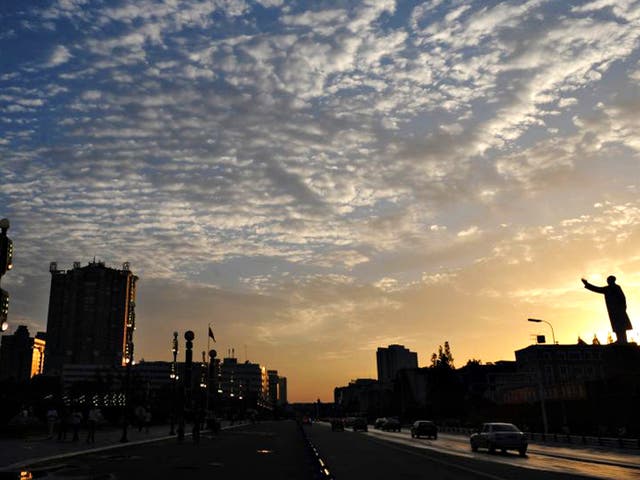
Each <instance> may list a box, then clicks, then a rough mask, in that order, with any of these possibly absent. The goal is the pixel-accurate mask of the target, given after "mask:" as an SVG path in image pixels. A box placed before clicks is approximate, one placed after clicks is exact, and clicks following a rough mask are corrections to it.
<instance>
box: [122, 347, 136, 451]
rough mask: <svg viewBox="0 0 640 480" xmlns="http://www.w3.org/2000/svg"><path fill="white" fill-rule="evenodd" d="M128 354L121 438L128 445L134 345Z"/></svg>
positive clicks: (128, 348)
mask: <svg viewBox="0 0 640 480" xmlns="http://www.w3.org/2000/svg"><path fill="white" fill-rule="evenodd" d="M126 348H127V352H126V357H125V359H124V361H125V362H126V367H125V368H126V370H125V377H124V419H123V421H122V437H120V442H121V443H127V442H128V441H129V439H128V438H127V428H128V427H129V400H130V398H129V396H130V395H129V393H130V392H129V390H130V384H131V364H132V363H133V343H128V344H127V347H126Z"/></svg>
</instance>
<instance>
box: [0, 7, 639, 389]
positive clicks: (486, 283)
mask: <svg viewBox="0 0 640 480" xmlns="http://www.w3.org/2000/svg"><path fill="white" fill-rule="evenodd" d="M639 54H640V2H638V1H630V0H612V1H608V0H595V1H573V2H561V1H544V0H529V1H512V2H497V1H477V0H476V1H459V0H449V1H444V0H433V1H428V2H423V3H422V2H412V1H398V2H394V1H391V0H368V1H363V2H356V1H353V2H351V1H322V0H320V1H313V2H285V1H282V0H256V1H243V0H213V1H180V0H164V1H162V0H136V1H135V2H119V1H111V0H109V1H106V0H105V1H89V0H57V1H39V2H19V1H13V2H12V1H8V2H2V5H1V6H0V217H7V218H9V219H10V221H11V229H10V230H9V236H10V237H11V238H12V239H13V241H14V248H15V258H14V269H13V270H12V271H11V272H10V273H8V274H7V275H6V276H5V277H3V278H2V287H3V288H4V289H6V290H8V291H9V292H10V294H11V305H10V322H11V325H12V327H11V329H12V330H13V328H14V327H15V326H17V325H18V324H25V325H28V326H29V328H30V330H31V331H32V333H33V332H35V331H37V330H44V329H45V328H46V318H47V308H48V295H49V287H50V275H49V273H48V269H49V262H52V261H56V262H58V268H61V269H70V268H71V267H72V263H73V262H74V261H80V262H82V264H83V265H85V264H86V263H87V262H89V261H91V260H92V259H93V258H94V257H95V258H96V259H98V260H102V261H104V262H106V264H107V265H109V266H113V267H117V268H119V267H120V266H121V265H122V263H123V262H130V264H131V269H132V271H133V272H134V273H136V274H137V275H138V276H139V277H140V280H139V282H138V296H137V302H136V304H137V307H136V311H137V319H136V321H137V329H136V335H135V344H136V347H135V348H136V357H137V359H138V360H140V359H145V360H148V361H149V360H170V358H171V352H170V347H171V345H170V343H171V338H172V332H173V331H175V330H177V331H180V332H183V331H185V330H187V329H191V330H194V331H195V332H196V340H195V349H196V351H197V352H199V351H200V350H204V349H205V348H206V333H207V325H208V324H209V323H211V325H212V328H213V331H214V333H215V335H216V339H217V343H216V344H215V345H214V347H215V348H216V349H217V350H218V352H219V355H220V356H226V355H227V353H228V350H229V349H231V348H234V349H235V355H236V357H238V359H239V360H241V361H244V360H246V359H248V360H250V361H253V362H256V363H260V364H263V365H265V366H267V368H270V369H277V370H278V371H279V373H280V375H283V376H286V377H287V379H288V393H289V401H314V400H315V399H316V398H319V399H321V400H322V401H331V400H332V399H333V388H334V387H336V386H340V385H346V384H347V383H348V382H349V381H350V380H352V379H355V378H359V377H369V378H375V376H376V365H375V350H376V348H377V347H379V346H386V345H389V344H393V343H400V344H403V345H405V346H407V347H408V348H410V349H411V350H412V351H416V352H418V359H419V364H420V365H421V366H424V365H428V363H429V359H430V356H431V353H433V352H435V351H437V348H438V345H441V344H443V343H444V342H445V341H448V342H449V343H450V345H451V350H452V353H453V356H454V360H455V365H456V366H458V367H459V366H463V365H464V364H465V363H466V361H467V360H468V359H472V358H473V359H480V360H482V361H483V362H491V361H497V360H513V359H514V351H515V350H517V349H520V348H524V347H526V346H527V345H530V344H531V343H533V342H534V340H532V335H534V334H538V333H540V334H545V335H547V337H550V329H549V327H548V326H547V325H545V324H533V323H530V322H527V318H529V317H535V318H541V319H544V320H547V321H548V322H550V323H551V324H552V325H553V328H554V331H555V336H556V338H557V340H558V341H559V342H560V343H576V342H577V340H578V336H581V337H582V338H583V339H585V340H586V341H591V339H592V338H593V336H594V334H597V335H598V336H599V338H600V340H601V341H602V342H604V341H605V340H606V337H607V334H608V332H609V331H610V325H609V320H608V317H607V313H606V309H605V306H604V300H603V298H602V296H600V295H598V294H595V293H592V292H589V291H587V290H585V289H584V288H583V286H582V283H581V282H580V278H581V277H585V278H587V279H589V280H590V281H592V282H593V283H595V284H599V285H603V284H604V283H605V279H606V277H607V276H608V275H610V274H613V275H616V277H617V278H618V283H619V284H620V285H621V286H622V288H623V290H624V291H625V293H626V295H627V300H628V311H629V315H630V317H631V321H632V324H633V326H634V328H635V330H633V331H631V332H629V334H630V337H631V339H633V340H640V184H639V182H640V175H639V174H640V169H639V163H638V161H639V156H638V153H639V151H640V137H639V136H638V131H640V130H639V127H640V115H639V114H640V66H639V65H638V59H639V56H640V55H639ZM12 330H10V331H12Z"/></svg>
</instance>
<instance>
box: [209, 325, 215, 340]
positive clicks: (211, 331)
mask: <svg viewBox="0 0 640 480" xmlns="http://www.w3.org/2000/svg"><path fill="white" fill-rule="evenodd" d="M209 338H210V339H211V340H213V341H214V342H215V341H216V337H215V336H214V335H213V330H211V327H209Z"/></svg>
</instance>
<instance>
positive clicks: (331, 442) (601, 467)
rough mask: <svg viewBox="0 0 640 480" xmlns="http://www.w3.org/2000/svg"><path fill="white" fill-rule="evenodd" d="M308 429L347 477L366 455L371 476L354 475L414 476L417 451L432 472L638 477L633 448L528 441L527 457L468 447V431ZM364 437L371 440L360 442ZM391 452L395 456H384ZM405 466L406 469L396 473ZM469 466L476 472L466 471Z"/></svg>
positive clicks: (637, 459)
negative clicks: (419, 433) (415, 435)
mask: <svg viewBox="0 0 640 480" xmlns="http://www.w3.org/2000/svg"><path fill="white" fill-rule="evenodd" d="M308 432H309V437H310V438H311V439H312V442H313V443H314V444H315V445H316V447H317V448H318V450H319V451H321V452H323V455H324V457H325V458H324V460H325V461H326V463H327V465H328V466H329V468H330V469H331V471H332V472H333V473H335V476H336V478H346V477H345V476H344V475H345V474H346V475H353V474H354V473H353V472H355V471H357V470H358V469H362V471H368V470H367V468H368V467H367V466H368V465H369V466H370V465H371V464H372V462H371V458H375V459H376V460H375V462H373V463H374V465H375V469H373V470H372V471H371V472H370V473H368V475H370V476H367V477H359V478H372V479H375V478H388V477H385V475H390V474H392V473H393V472H396V473H395V474H396V475H400V476H399V477H397V478H408V479H409V478H418V477H413V476H411V475H413V471H414V467H410V466H409V465H410V464H411V463H412V461H411V459H410V457H417V458H422V459H423V462H424V465H425V468H429V469H431V470H432V471H433V472H435V473H434V475H436V476H435V477H434V478H460V479H466V478H478V479H480V478H492V479H494V480H499V479H505V480H506V479H511V478H518V479H523V480H524V479H528V478H532V479H533V478H545V479H547V478H585V477H588V478H603V479H613V478H616V479H618V478H620V479H625V480H626V479H629V480H631V479H640V456H639V455H638V454H637V453H632V452H629V453H625V452H621V451H604V450H598V449H595V448H580V447H557V446H544V445H531V446H530V449H529V453H528V455H527V457H526V458H521V457H519V456H518V455H517V454H516V453H511V452H508V453H506V454H494V455H490V454H488V453H487V452H486V451H480V452H476V453H474V452H471V451H470V447H469V440H468V437H465V436H460V435H447V434H444V435H443V434H440V435H439V437H438V440H427V439H412V438H411V436H410V434H409V432H408V431H403V432H400V433H395V432H381V431H379V430H373V429H370V430H369V432H368V433H362V432H358V433H354V432H351V431H346V432H344V435H343V433H342V432H331V430H330V428H329V427H328V425H325V424H316V425H314V426H313V427H312V428H311V429H308ZM341 435H343V436H344V439H341V438H340V436H341ZM365 440H366V441H368V442H370V445H367V444H365V443H364V442H365ZM383 445H386V446H387V451H386V452H385V450H384V448H379V447H380V446H383ZM354 449H359V450H361V453H359V454H353V455H350V456H349V457H348V458H345V455H344V452H345V451H349V452H350V453H352V452H353V451H354ZM391 452H393V454H394V455H395V457H394V458H391V459H387V456H388V455H389V454H390V453H391ZM367 456H370V458H369V459H367V458H366V457H367ZM358 457H361V461H359V460H357V458H358ZM400 458H403V459H402V460H400ZM427 465H428V467H427ZM458 467H459V468H458ZM405 470H407V473H401V472H404V471H405ZM456 470H459V471H457V472H456ZM469 470H471V471H474V472H478V474H477V475H476V476H473V475H471V476H465V474H466V473H468V472H469ZM438 475H440V476H438ZM451 475H453V476H451Z"/></svg>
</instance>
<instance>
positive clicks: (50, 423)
mask: <svg viewBox="0 0 640 480" xmlns="http://www.w3.org/2000/svg"><path fill="white" fill-rule="evenodd" d="M56 423H58V410H56V409H55V408H54V407H51V408H50V409H49V410H47V431H48V433H49V436H48V437H47V438H49V439H51V438H53V430H54V428H55V426H56Z"/></svg>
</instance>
